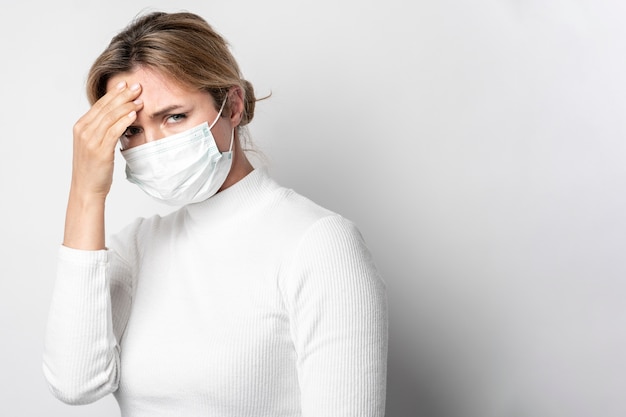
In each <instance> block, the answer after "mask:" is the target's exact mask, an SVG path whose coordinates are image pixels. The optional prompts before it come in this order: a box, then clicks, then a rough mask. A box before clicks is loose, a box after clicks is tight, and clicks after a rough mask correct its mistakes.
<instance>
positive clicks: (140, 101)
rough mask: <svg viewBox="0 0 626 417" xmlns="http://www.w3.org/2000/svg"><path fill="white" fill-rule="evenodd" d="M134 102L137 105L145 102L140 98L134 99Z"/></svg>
mask: <svg viewBox="0 0 626 417" xmlns="http://www.w3.org/2000/svg"><path fill="white" fill-rule="evenodd" d="M133 103H135V104H136V105H140V104H143V100H142V99H140V98H138V99H137V100H135V101H133Z"/></svg>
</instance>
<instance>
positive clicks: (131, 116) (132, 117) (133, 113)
mask: <svg viewBox="0 0 626 417" xmlns="http://www.w3.org/2000/svg"><path fill="white" fill-rule="evenodd" d="M135 116H137V112H136V111H135V110H133V111H131V112H130V113H128V117H130V118H131V119H134V118H135Z"/></svg>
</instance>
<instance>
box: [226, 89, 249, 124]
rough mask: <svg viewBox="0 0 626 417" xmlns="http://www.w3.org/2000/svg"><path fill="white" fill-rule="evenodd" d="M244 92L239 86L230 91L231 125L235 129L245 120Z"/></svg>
mask: <svg viewBox="0 0 626 417" xmlns="http://www.w3.org/2000/svg"><path fill="white" fill-rule="evenodd" d="M244 107H245V104H244V102H243V90H242V89H241V87H239V86H234V87H231V88H230V90H228V108H229V110H230V123H231V124H232V126H233V127H237V126H239V123H241V119H242V118H243V110H244Z"/></svg>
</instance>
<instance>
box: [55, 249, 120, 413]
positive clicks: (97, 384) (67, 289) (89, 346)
mask: <svg viewBox="0 0 626 417" xmlns="http://www.w3.org/2000/svg"><path fill="white" fill-rule="evenodd" d="M130 277H131V271H130V268H128V267H127V266H126V264H125V263H124V262H122V261H121V259H119V258H118V257H117V255H116V254H115V252H113V251H106V250H102V251H83V250H76V249H70V248H67V247H65V246H61V247H60V248H59V262H58V270H57V280H56V283H55V287H54V292H53V296H52V303H51V306H50V313H49V316H48V325H47V329H46V339H45V347H44V355H43V371H44V376H45V377H46V380H47V381H48V384H49V386H50V389H51V391H52V393H53V394H54V395H55V396H56V397H57V398H58V399H60V400H61V401H63V402H66V403H69V404H86V403H90V402H93V401H96V400H97V399H99V398H101V397H103V396H104V395H106V394H109V393H111V392H113V391H115V390H116V389H117V386H118V381H119V354H120V351H119V340H120V338H121V336H122V333H123V331H124V327H125V325H126V322H127V320H128V315H129V312H130V304H131V297H132V289H131V285H130V282H131V281H130Z"/></svg>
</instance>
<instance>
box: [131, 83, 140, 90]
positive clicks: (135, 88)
mask: <svg viewBox="0 0 626 417" xmlns="http://www.w3.org/2000/svg"><path fill="white" fill-rule="evenodd" d="M130 89H131V90H132V91H137V90H139V83H135V84H133V85H131V86H130Z"/></svg>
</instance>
